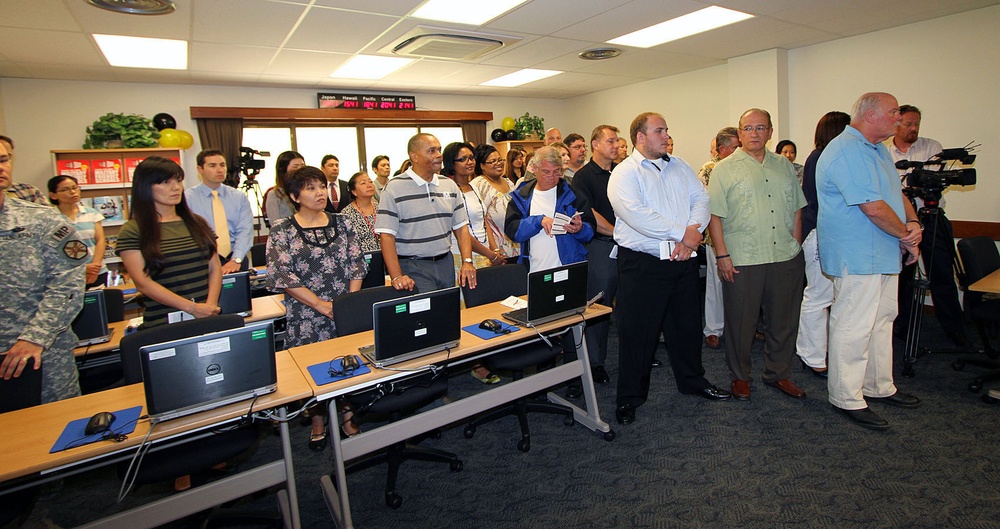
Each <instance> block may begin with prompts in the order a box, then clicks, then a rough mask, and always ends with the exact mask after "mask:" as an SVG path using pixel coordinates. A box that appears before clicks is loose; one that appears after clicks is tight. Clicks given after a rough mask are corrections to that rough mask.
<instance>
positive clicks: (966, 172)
mask: <svg viewBox="0 0 1000 529" xmlns="http://www.w3.org/2000/svg"><path fill="white" fill-rule="evenodd" d="M976 147H978V145H975V146H971V147H969V146H966V147H957V148H954V149H945V150H943V151H941V152H939V153H937V154H935V155H934V156H932V157H931V159H930V160H927V161H926V162H911V161H909V160H900V161H898V162H896V169H913V170H912V171H910V172H909V173H907V174H906V185H907V187H905V188H903V193H905V194H906V196H907V197H909V198H910V200H913V199H916V198H920V199H923V201H924V207H927V208H936V207H938V203H940V201H941V192H942V191H944V190H945V188H946V187H948V186H951V185H958V186H971V185H976V170H975V169H972V168H964V169H946V166H948V165H950V164H952V163H953V162H960V163H961V164H963V165H971V164H973V163H975V161H976V155H975V154H972V153H971V151H972V149H975V148H976Z"/></svg>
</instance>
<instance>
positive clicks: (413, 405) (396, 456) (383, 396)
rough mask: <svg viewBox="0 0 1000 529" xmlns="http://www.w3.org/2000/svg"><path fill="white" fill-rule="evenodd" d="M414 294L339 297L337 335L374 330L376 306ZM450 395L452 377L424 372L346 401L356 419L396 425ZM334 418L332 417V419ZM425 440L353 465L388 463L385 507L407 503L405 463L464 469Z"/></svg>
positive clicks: (388, 291)
mask: <svg viewBox="0 0 1000 529" xmlns="http://www.w3.org/2000/svg"><path fill="white" fill-rule="evenodd" d="M414 293H415V292H409V291H406V290H403V291H398V290H396V289H394V288H392V287H377V288H369V289H363V290H360V291H358V292H352V293H350V294H344V295H343V296H340V297H337V298H336V299H334V300H333V319H334V322H335V323H336V324H337V335H338V336H346V335H349V334H354V333H358V332H364V331H369V330H371V329H372V327H373V325H374V324H373V322H372V305H374V304H375V303H378V302H380V301H386V300H390V299H396V298H400V297H404V296H409V295H412V294H414ZM447 392H448V377H446V376H444V374H441V375H440V376H436V375H433V374H431V373H422V374H420V375H417V376H415V377H409V378H406V379H403V380H399V381H394V382H393V383H389V384H386V385H381V384H380V385H379V386H378V387H376V388H374V389H369V390H365V391H362V392H360V393H355V394H351V395H347V396H346V399H347V401H348V402H349V403H350V404H351V406H352V407H353V409H354V417H361V416H363V415H366V414H380V415H388V417H389V421H390V422H394V421H398V420H400V419H402V418H403V417H405V416H406V415H409V414H411V413H412V412H413V411H414V410H417V409H419V408H421V407H423V406H426V405H427V404H430V403H431V402H433V401H435V400H437V399H439V398H441V397H443V396H444V395H445V394H446V393H447ZM334 418H335V417H331V420H333V419H334ZM352 420H353V419H352ZM432 435H433V433H432ZM424 437H426V436H424ZM421 440H423V437H421V438H417V439H411V441H413V442H410V443H408V442H405V441H401V442H399V443H396V444H394V445H392V446H390V447H389V448H388V450H387V451H385V452H383V453H380V454H378V455H376V456H375V457H372V458H368V459H364V460H362V461H359V462H357V463H353V464H351V465H350V469H351V470H357V469H360V468H366V467H369V466H373V465H376V464H378V463H381V462H382V461H385V462H387V463H388V466H389V473H388V476H387V477H386V482H385V504H386V505H388V506H389V507H391V508H393V509H398V508H399V507H400V506H401V505H402V504H403V498H402V496H400V495H399V494H397V493H396V477H397V476H398V474H399V467H400V465H402V464H403V462H404V461H407V460H410V459H416V460H420V461H430V462H439V463H448V465H449V467H450V468H451V471H452V472H458V471H460V470H462V466H463V463H462V460H460V459H458V456H457V455H455V454H453V453H451V452H445V451H444V450H437V449H434V448H427V447H423V446H418V445H417V444H416V443H418V442H420V441H421Z"/></svg>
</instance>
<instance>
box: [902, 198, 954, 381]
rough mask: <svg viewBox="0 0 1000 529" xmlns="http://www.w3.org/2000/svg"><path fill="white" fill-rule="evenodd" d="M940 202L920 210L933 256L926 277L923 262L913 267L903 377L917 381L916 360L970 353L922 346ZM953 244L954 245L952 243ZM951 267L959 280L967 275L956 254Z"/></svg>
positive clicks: (929, 259) (928, 258)
mask: <svg viewBox="0 0 1000 529" xmlns="http://www.w3.org/2000/svg"><path fill="white" fill-rule="evenodd" d="M937 204H938V202H937V200H934V201H931V200H927V201H926V202H925V206H923V207H921V208H920V210H919V211H918V213H917V216H918V218H920V220H921V222H922V223H923V224H924V226H925V229H926V227H929V228H930V229H931V244H930V250H931V254H930V255H929V256H926V258H924V259H923V261H924V264H925V265H926V266H927V274H926V275H925V274H923V273H922V272H921V271H920V260H921V258H922V257H923V256H921V258H918V259H917V263H916V264H915V266H914V271H913V273H914V276H915V280H914V282H913V294H912V296H913V297H912V298H911V304H910V314H909V315H908V316H909V317H908V320H907V325H906V346H905V348H904V350H903V376H904V377H910V378H912V377H914V376H916V371H915V366H916V363H917V359H918V358H920V357H922V356H924V355H927V354H930V353H938V354H941V353H965V352H970V351H967V350H932V349H929V348H927V347H921V346H920V330H921V326H922V324H923V319H924V301H925V300H926V299H927V290H928V289H929V288H930V284H931V282H930V277H931V273H932V271H933V268H934V252H935V251H936V246H937V245H936V242H937V241H936V239H937V234H938V223H939V222H940V219H941V216H942V215H943V214H944V211H943V210H942V209H941V208H939V207H938V206H937ZM949 243H950V244H954V243H951V242H950V241H949ZM951 257H952V259H951V261H952V266H953V267H954V271H955V273H956V274H957V275H958V277H964V276H965V271H964V270H963V269H962V265H961V263H960V262H959V261H958V259H957V258H956V256H955V254H954V253H952V256H951Z"/></svg>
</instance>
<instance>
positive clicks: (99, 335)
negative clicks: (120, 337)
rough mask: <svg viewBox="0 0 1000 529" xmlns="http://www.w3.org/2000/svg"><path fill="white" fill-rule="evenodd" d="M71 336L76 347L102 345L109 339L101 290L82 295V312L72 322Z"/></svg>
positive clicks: (105, 305)
mask: <svg viewBox="0 0 1000 529" xmlns="http://www.w3.org/2000/svg"><path fill="white" fill-rule="evenodd" d="M73 334H76V339H77V340H79V342H77V345H76V346H77V347H85V346H88V345H93V344H96V343H104V342H107V341H108V340H110V339H111V330H110V329H108V309H107V304H106V302H105V301H104V291H103V290H93V291H90V292H86V293H84V295H83V310H81V311H80V314H77V316H76V319H75V320H73Z"/></svg>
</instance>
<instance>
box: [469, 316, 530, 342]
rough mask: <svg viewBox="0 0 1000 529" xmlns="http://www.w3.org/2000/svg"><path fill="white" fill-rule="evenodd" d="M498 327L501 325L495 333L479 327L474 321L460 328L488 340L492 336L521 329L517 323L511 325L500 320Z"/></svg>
mask: <svg viewBox="0 0 1000 529" xmlns="http://www.w3.org/2000/svg"><path fill="white" fill-rule="evenodd" d="M497 321H500V320H497ZM500 327H501V330H500V332H499V333H495V332H493V331H488V330H486V329H480V328H479V324H478V323H474V324H472V325H467V326H465V327H462V330H463V331H465V332H467V333H469V334H471V335H473V336H477V337H479V338H482V339H483V340H489V339H492V338H496V337H497V336H503V335H505V334H510V333H512V332H517V331H520V330H521V328H520V327H518V326H517V325H511V324H509V323H504V322H502V321H500ZM505 330H506V331H509V332H504V331H505Z"/></svg>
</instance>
